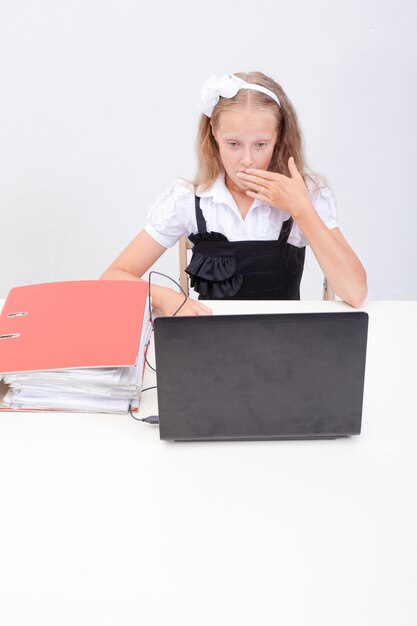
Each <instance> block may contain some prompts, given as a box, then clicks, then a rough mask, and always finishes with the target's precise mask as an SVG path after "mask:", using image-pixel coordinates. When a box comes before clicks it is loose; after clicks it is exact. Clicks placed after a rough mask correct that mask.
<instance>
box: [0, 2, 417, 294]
mask: <svg viewBox="0 0 417 626" xmlns="http://www.w3.org/2000/svg"><path fill="white" fill-rule="evenodd" d="M415 28H416V9H415V3H414V2H412V1H411V0H399V1H397V2H394V1H393V0H391V1H387V2H383V3H381V2H377V1H375V0H372V1H371V0H363V1H359V0H353V1H352V0H343V1H342V2H332V1H330V0H313V2H310V3H308V2H297V1H292V2H290V3H288V2H279V1H276V0H271V1H267V0H259V1H258V2H256V3H252V2H248V0H241V1H240V2H239V3H230V4H228V3H225V2H224V0H222V1H220V0H214V1H211V2H204V3H203V2H199V1H198V0H179V1H177V2H176V3H169V2H165V3H159V4H152V3H149V6H148V7H147V8H146V7H145V8H144V7H143V5H142V3H139V2H137V1H133V0H117V1H116V0H66V1H65V2H64V1H62V0H61V1H56V2H52V1H43V2H41V1H40V0H20V1H19V0H17V1H16V2H13V3H12V2H4V3H2V6H1V16H0V64H1V65H0V76H1V83H0V84H1V98H0V210H1V225H2V226H1V235H0V267H1V273H0V297H4V296H5V295H6V294H7V292H8V290H9V289H10V288H11V287H13V286H15V285H21V284H26V283H31V282H44V281H52V280H67V279H84V278H97V277H98V276H99V274H100V273H101V272H102V271H103V270H104V269H105V267H107V265H108V264H109V263H110V262H111V261H112V260H113V258H114V257H115V256H116V255H117V254H118V253H119V251H120V250H121V249H122V248H123V247H124V246H125V245H126V244H127V243H128V241H130V240H131V239H132V238H133V236H134V235H135V234H136V232H138V231H139V230H140V229H141V228H142V227H143V226H144V224H145V221H146V212H147V209H148V207H149V205H150V204H151V203H152V202H153V200H154V199H155V198H156V196H157V195H159V194H160V193H161V192H162V191H163V190H164V189H165V188H166V187H167V186H168V185H169V184H170V183H171V181H173V180H175V179H176V178H177V177H179V176H184V177H192V176H193V174H194V164H195V161H194V138H195V132H196V124H197V118H198V114H197V112H196V110H195V101H196V99H197V98H198V96H199V91H200V86H201V84H202V83H203V82H204V80H206V78H208V77H209V76H211V75H212V74H219V73H224V72H237V71H249V70H261V71H263V72H265V73H267V74H270V75H271V76H273V77H274V78H275V79H276V80H277V81H278V82H279V83H281V85H282V86H283V87H284V89H285V90H286V91H287V93H288V95H289V97H290V99H291V100H292V102H293V103H294V105H295V107H296V109H297V112H298V115H299V119H300V122H301V126H302V129H303V132H304V136H305V141H306V152H307V157H308V159H309V164H310V166H311V167H312V168H313V169H315V170H317V171H320V172H322V173H324V174H325V175H326V177H327V178H328V180H329V182H330V184H331V186H332V188H333V190H334V192H335V195H336V200H337V206H338V216H339V224H340V227H341V229H342V231H343V232H344V234H345V236H346V237H347V239H348V240H349V241H350V243H351V245H352V246H353V248H354V249H355V250H356V251H357V253H358V255H359V256H360V258H361V259H362V261H363V263H364V265H365V267H366V269H367V271H368V279H369V297H370V298H373V299H391V298H395V299H397V298H398V299H415V298H417V280H416V260H415V259H416V255H415V253H414V246H413V244H414V240H415V230H416V200H415V192H414V176H413V169H412V168H413V165H414V164H413V157H414V141H413V140H415V137H416V133H415V131H416V122H415V119H416V115H415V112H416V110H417V97H416V81H415V71H416V60H417V59H416V43H415V36H414V35H415ZM158 269H160V270H162V271H165V272H168V273H170V274H172V275H173V276H174V277H177V276H178V269H177V258H176V251H174V250H171V251H169V252H168V253H167V254H166V255H165V256H164V257H163V259H162V260H161V261H160V262H159V263H158ZM320 281H321V275H320V272H319V270H318V268H317V266H316V265H315V260H314V258H311V257H309V260H308V262H307V268H306V272H305V279H304V283H303V296H304V297H318V298H319V297H320V295H321V288H320Z"/></svg>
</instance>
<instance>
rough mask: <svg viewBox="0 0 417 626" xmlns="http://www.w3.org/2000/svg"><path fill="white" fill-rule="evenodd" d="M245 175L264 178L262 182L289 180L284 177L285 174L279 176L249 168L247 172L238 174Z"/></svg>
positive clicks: (276, 173)
mask: <svg viewBox="0 0 417 626" xmlns="http://www.w3.org/2000/svg"><path fill="white" fill-rule="evenodd" d="M241 173H242V174H245V175H247V176H257V177H258V178H262V180H264V181H265V180H277V179H279V178H281V177H282V178H288V176H284V175H283V174H278V172H268V171H267V170H256V169H253V168H251V167H249V168H248V169H247V170H246V171H245V172H238V174H237V175H239V174H241Z"/></svg>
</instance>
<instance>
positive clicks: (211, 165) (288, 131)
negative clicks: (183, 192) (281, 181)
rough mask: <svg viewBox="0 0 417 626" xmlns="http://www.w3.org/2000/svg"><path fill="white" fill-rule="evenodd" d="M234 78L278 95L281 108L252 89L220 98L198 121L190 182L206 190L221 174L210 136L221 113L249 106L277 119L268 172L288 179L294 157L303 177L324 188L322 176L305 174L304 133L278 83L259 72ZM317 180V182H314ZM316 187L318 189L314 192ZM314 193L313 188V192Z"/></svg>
mask: <svg viewBox="0 0 417 626" xmlns="http://www.w3.org/2000/svg"><path fill="white" fill-rule="evenodd" d="M235 76H238V77H239V78H242V79H243V80H245V81H246V82H247V83H255V84H257V85H262V86H263V87H266V88H267V89H269V90H270V91H272V92H273V93H275V94H276V95H277V96H278V99H279V101H280V103H281V106H278V104H277V103H276V102H275V101H274V100H273V99H272V98H270V97H269V96H267V95H266V94H264V93H261V92H259V91H255V90H253V89H240V90H239V91H238V92H237V94H236V95H235V96H233V98H222V97H220V99H219V102H218V103H217V104H216V106H215V107H214V110H213V113H212V116H211V118H209V117H207V115H204V114H202V115H201V117H200V121H199V126H198V133H197V138H196V145H195V147H196V152H197V172H196V176H195V179H194V180H193V181H192V182H193V184H194V186H195V187H199V188H200V189H201V190H206V189H208V188H209V187H210V186H211V185H212V183H213V182H214V181H215V179H216V178H217V177H218V175H219V174H220V173H221V172H224V168H223V164H222V161H221V158H220V153H219V148H218V145H217V142H216V140H215V138H214V135H213V130H214V131H215V130H216V129H217V127H218V125H219V122H220V117H221V115H222V113H223V111H228V110H230V109H233V108H237V107H239V108H241V107H244V106H248V105H250V106H252V107H253V108H255V109H262V110H263V111H265V110H268V111H270V112H271V113H272V114H273V116H274V117H275V119H276V124H277V129H278V134H277V142H276V144H275V147H274V151H273V154H272V158H271V162H270V164H269V167H268V170H269V171H271V172H277V173H279V174H284V175H285V176H289V175H290V173H289V170H288V159H289V158H290V156H292V157H294V161H295V164H296V166H297V169H298V171H299V172H300V174H301V175H302V176H303V178H304V181H305V179H306V178H307V177H310V178H312V176H315V177H316V179H314V178H312V180H313V182H314V183H315V184H316V185H317V182H321V183H322V184H325V185H327V181H326V179H325V178H324V176H322V175H321V174H318V173H316V172H311V171H307V167H306V160H305V156H304V150H303V142H304V138H303V134H302V131H301V128H300V125H299V123H298V118H297V114H296V112H295V109H294V107H293V105H292V103H291V101H290V99H289V98H288V96H287V94H286V93H285V91H284V90H283V88H282V87H281V85H279V84H278V83H277V82H275V81H274V80H273V79H272V78H270V77H269V76H266V74H263V73H262V72H248V73H242V72H236V73H235ZM317 179H318V180H317ZM318 188H319V186H317V189H318ZM313 191H314V189H313Z"/></svg>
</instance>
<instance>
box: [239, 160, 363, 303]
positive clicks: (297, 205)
mask: <svg viewBox="0 0 417 626" xmlns="http://www.w3.org/2000/svg"><path fill="white" fill-rule="evenodd" d="M288 169H289V172H290V176H284V175H283V174H277V173H275V172H269V171H266V170H258V169H247V170H246V172H239V173H238V174H237V176H239V178H241V179H242V180H244V181H246V182H247V183H248V184H249V185H250V187H251V188H252V189H251V190H250V191H247V192H246V194H247V195H248V196H250V197H251V198H259V199H260V200H263V201H265V202H268V204H269V205H270V206H273V207H274V206H275V207H280V208H281V209H283V210H284V211H286V212H287V213H290V215H292V217H293V218H294V220H295V222H296V223H297V224H298V225H299V227H300V228H301V230H302V231H303V233H304V235H305V237H306V239H307V240H308V242H309V244H310V246H311V248H312V250H313V252H314V254H315V256H316V258H317V261H318V263H319V265H320V267H321V269H322V270H323V273H324V275H325V276H326V279H327V281H328V283H329V284H330V285H331V287H332V288H333V290H334V291H335V292H336V293H337V295H338V296H340V297H341V298H342V299H343V300H345V301H346V302H347V303H348V304H351V305H352V306H356V307H358V306H360V305H361V304H362V302H363V301H364V299H365V298H366V294H367V292H368V288H367V281H366V272H365V270H364V268H363V266H362V264H361V262H360V261H359V259H358V257H357V256H356V254H355V253H354V252H353V250H352V248H351V247H350V246H349V244H348V243H347V241H346V239H345V238H344V237H343V235H342V233H341V232H340V230H339V229H338V228H332V229H329V228H327V226H326V225H325V224H324V222H323V221H322V219H321V217H320V216H319V215H318V213H317V211H316V209H315V208H314V206H313V204H312V203H311V200H310V197H309V194H308V190H307V187H306V185H305V183H304V180H303V177H302V176H301V174H300V172H299V171H298V169H297V167H296V165H295V163H294V159H293V158H292V157H291V158H290V159H289V161H288Z"/></svg>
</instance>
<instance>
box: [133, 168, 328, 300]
mask: <svg viewBox="0 0 417 626" xmlns="http://www.w3.org/2000/svg"><path fill="white" fill-rule="evenodd" d="M306 184H307V189H308V192H309V195H310V200H311V202H312V204H313V206H314V207H315V209H316V211H317V212H318V214H319V216H320V217H321V219H322V220H323V222H324V223H325V224H326V226H327V227H328V228H335V227H337V221H336V208H335V202H334V198H333V196H332V193H331V191H330V189H329V188H327V187H318V185H317V182H316V181H315V180H313V178H312V177H309V178H307V179H306ZM145 230H146V231H147V233H148V234H149V235H150V236H151V237H153V238H154V239H155V240H156V241H157V242H158V243H159V244H161V245H162V246H164V247H166V248H169V247H171V246H173V245H175V243H176V242H177V241H178V240H179V239H180V238H181V237H182V236H183V235H187V236H188V238H189V239H190V241H191V242H192V243H193V252H192V258H191V261H190V263H189V265H188V267H187V269H186V271H187V273H188V274H189V276H190V283H191V286H192V287H193V288H194V290H195V291H196V292H198V294H199V299H200V300H204V299H239V300H299V299H300V281H301V277H302V273H303V267H304V257H305V247H306V243H307V242H306V240H305V237H304V235H303V233H302V231H301V229H300V228H299V226H298V225H297V224H296V223H295V222H294V221H293V219H292V217H291V216H290V215H289V214H288V213H286V212H285V211H283V210H282V209H279V208H275V207H271V206H269V205H268V204H266V203H265V202H262V201H261V200H258V199H255V200H254V201H253V203H252V205H251V207H250V209H249V211H248V213H247V215H246V217H245V219H243V218H242V216H241V214H240V212H239V209H238V207H237V205H236V202H235V200H234V198H233V196H232V194H231V193H230V191H229V190H228V189H227V187H226V185H225V181H224V175H223V174H220V175H219V176H218V177H217V179H216V180H215V181H214V183H213V184H212V185H211V187H210V188H209V189H207V190H205V191H200V190H199V189H198V188H197V190H194V188H193V186H192V185H191V184H190V183H188V182H187V181H184V180H182V179H180V180H177V181H176V182H174V183H173V184H172V185H171V186H170V187H169V188H168V189H167V190H166V191H165V192H164V193H162V194H161V195H160V196H159V197H158V198H157V199H156V201H155V202H154V203H153V205H152V206H151V208H150V209H149V212H148V223H147V224H146V226H145Z"/></svg>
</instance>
